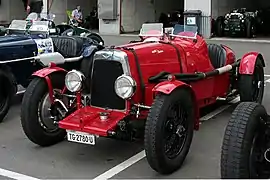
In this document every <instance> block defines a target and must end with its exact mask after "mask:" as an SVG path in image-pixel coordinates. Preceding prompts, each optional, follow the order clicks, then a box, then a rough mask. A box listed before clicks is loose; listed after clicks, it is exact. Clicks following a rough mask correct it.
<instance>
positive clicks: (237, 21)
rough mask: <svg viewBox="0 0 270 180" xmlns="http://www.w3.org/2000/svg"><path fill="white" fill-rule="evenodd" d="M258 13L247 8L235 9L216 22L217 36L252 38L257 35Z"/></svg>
mask: <svg viewBox="0 0 270 180" xmlns="http://www.w3.org/2000/svg"><path fill="white" fill-rule="evenodd" d="M256 16H257V13H256V11H251V10H248V9H246V8H240V9H234V10H232V11H231V12H230V13H228V14H226V15H225V16H220V17H218V18H217V20H216V34H217V36H224V35H225V36H233V35H237V36H243V37H248V38H252V37H254V36H255V35H256V26H257V19H256Z"/></svg>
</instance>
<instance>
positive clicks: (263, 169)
mask: <svg viewBox="0 0 270 180" xmlns="http://www.w3.org/2000/svg"><path fill="white" fill-rule="evenodd" d="M259 121H260V124H259V125H258V128H257V132H256V134H255V136H254V138H253V140H252V145H251V150H250V157H249V168H250V177H251V178H269V177H270V162H267V160H266V159H265V156H266V154H265V152H266V151H267V149H268V148H269V147H270V146H269V145H270V144H269V143H270V136H269V129H268V128H269V127H267V125H266V124H265V122H264V121H263V120H262V119H261V118H260V119H259ZM267 156H269V157H267V158H270V154H269V155H267ZM268 161H269V159H268Z"/></svg>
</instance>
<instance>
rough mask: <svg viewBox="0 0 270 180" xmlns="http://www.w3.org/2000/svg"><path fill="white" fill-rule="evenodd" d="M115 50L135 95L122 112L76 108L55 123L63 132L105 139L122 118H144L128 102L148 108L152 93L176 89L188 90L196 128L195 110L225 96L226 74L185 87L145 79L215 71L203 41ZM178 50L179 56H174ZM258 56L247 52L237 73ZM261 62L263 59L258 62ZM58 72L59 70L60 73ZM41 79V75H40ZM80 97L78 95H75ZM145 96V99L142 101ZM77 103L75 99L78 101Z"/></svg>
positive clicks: (229, 56) (228, 56) (231, 55)
mask: <svg viewBox="0 0 270 180" xmlns="http://www.w3.org/2000/svg"><path fill="white" fill-rule="evenodd" d="M222 47H223V48H224V49H225V51H226V65H228V64H232V63H234V62H235V61H236V59H235V55H234V52H233V51H232V50H231V49H230V48H229V47H227V46H222ZM127 48H132V49H133V50H134V51H135V52H136V54H137V58H138V60H139V63H140V69H141V72H142V77H143V82H144V84H145V92H144V96H143V93H142V92H141V87H140V86H141V84H140V83H139V82H140V76H139V73H138V70H137V68H136V59H135V56H134V54H133V53H132V52H131V51H130V50H128V49H127ZM116 49H117V50H121V51H123V52H125V53H126V54H127V56H128V63H129V67H130V71H131V77H132V78H133V79H134V80H135V81H136V82H137V88H136V92H135V94H134V95H133V96H132V98H131V100H127V101H126V107H127V108H126V110H124V111H119V110H105V109H103V108H98V107H91V106H86V107H78V110H77V111H75V112H74V113H72V114H71V115H69V116H68V117H66V118H65V119H63V120H61V121H60V122H59V127H60V128H63V129H67V130H75V131H82V132H87V133H90V134H95V135H99V136H108V134H109V132H113V131H114V130H115V128H116V127H117V124H118V122H119V121H121V120H123V119H124V118H126V117H129V118H131V119H134V120H137V119H145V118H146V117H147V113H148V110H147V109H143V110H141V111H140V115H139V117H135V116H134V115H130V111H131V102H133V103H134V102H135V104H140V105H144V106H148V107H151V105H152V103H153V98H154V95H155V94H156V93H164V94H170V93H171V92H172V91H173V90H174V89H176V88H179V87H184V88H188V89H189V90H190V93H191V95H192V96H193V99H194V104H195V106H196V122H195V127H194V128H195V129H196V130H197V129H199V110H200V108H202V107H205V106H207V105H210V104H213V103H215V102H216V99H217V97H226V96H227V95H228V91H229V88H230V85H231V81H230V74H229V73H228V72H227V73H224V74H221V75H217V76H213V77H210V78H206V79H203V80H200V81H196V82H194V83H190V84H185V83H184V82H181V81H178V80H172V81H164V82H161V83H158V84H156V83H149V82H148V79H149V77H151V76H155V75H157V74H158V73H160V72H161V71H167V72H170V73H172V74H174V73H188V74H194V73H196V72H209V71H213V70H214V69H215V68H214V67H213V66H212V64H211V61H210V59H209V56H208V48H207V43H206V42H205V40H204V39H203V38H202V37H200V36H197V41H194V40H193V39H183V38H177V37H176V38H174V39H173V40H170V39H169V38H167V37H165V38H163V40H162V42H154V43H153V42H151V43H149V42H137V43H130V44H126V45H122V46H118V47H116ZM177 51H179V54H180V57H178V53H177ZM258 56H261V55H260V54H259V53H256V52H251V53H247V54H246V55H244V56H243V58H242V61H241V63H240V73H242V74H250V73H253V69H254V65H255V60H256V58H257V57H258ZM179 58H180V59H179ZM262 61H263V59H262ZM58 70H60V69H57V68H56V67H52V68H51V70H49V69H45V70H43V71H42V70H40V71H39V73H36V74H37V75H38V76H40V74H41V75H42V76H43V74H47V75H48V74H50V73H52V72H55V71H58ZM61 71H62V70H61ZM43 77H44V76H43ZM78 96H79V98H80V94H79V95H78ZM142 97H145V98H142ZM78 103H79V100H78ZM101 112H108V113H109V116H108V119H107V120H106V121H102V120H101V119H100V113H101Z"/></svg>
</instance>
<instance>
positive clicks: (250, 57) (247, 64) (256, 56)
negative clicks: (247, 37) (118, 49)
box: [239, 52, 265, 74]
mask: <svg viewBox="0 0 270 180" xmlns="http://www.w3.org/2000/svg"><path fill="white" fill-rule="evenodd" d="M256 61H261V63H262V65H263V67H265V62H264V59H263V56H262V55H261V54H260V53H258V52H249V53H246V54H245V55H244V56H243V57H242V59H241V61H240V66H239V74H253V72H254V68H255V64H256Z"/></svg>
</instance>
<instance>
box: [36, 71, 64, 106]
mask: <svg viewBox="0 0 270 180" xmlns="http://www.w3.org/2000/svg"><path fill="white" fill-rule="evenodd" d="M52 74H62V75H63V76H65V75H66V74H67V71H66V70H65V69H63V68H60V67H57V66H54V67H47V68H43V69H41V70H39V71H36V72H35V73H33V74H32V76H31V77H32V78H35V77H36V78H41V79H45V81H46V84H47V86H48V91H49V96H50V99H51V101H54V97H53V87H52V82H51V78H50V75H52Z"/></svg>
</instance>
